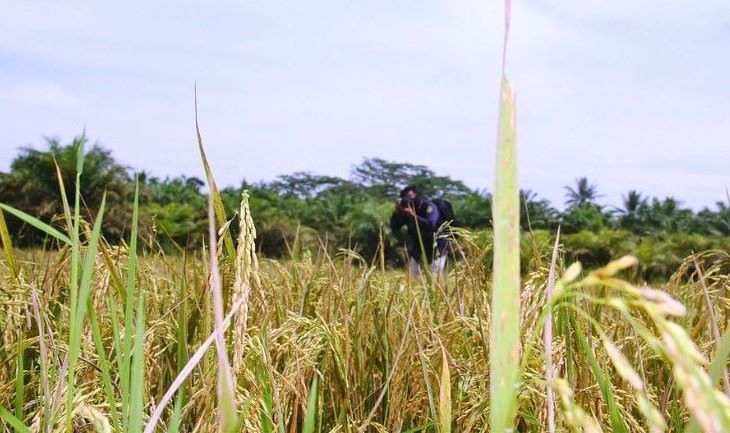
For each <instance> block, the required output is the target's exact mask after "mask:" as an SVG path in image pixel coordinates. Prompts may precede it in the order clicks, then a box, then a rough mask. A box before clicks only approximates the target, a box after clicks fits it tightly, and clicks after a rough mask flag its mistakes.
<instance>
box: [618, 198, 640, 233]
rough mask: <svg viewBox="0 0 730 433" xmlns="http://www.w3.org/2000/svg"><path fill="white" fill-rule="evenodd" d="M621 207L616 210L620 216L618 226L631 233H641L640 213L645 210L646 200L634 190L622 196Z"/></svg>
mask: <svg viewBox="0 0 730 433" xmlns="http://www.w3.org/2000/svg"><path fill="white" fill-rule="evenodd" d="M622 201H623V204H622V207H619V208H616V210H617V213H618V214H620V217H619V220H618V222H619V225H620V226H621V227H622V228H624V229H627V230H631V231H633V232H637V233H638V232H641V231H642V227H641V226H642V224H641V223H642V218H641V215H640V214H641V213H642V211H644V210H646V208H647V199H646V198H645V197H644V196H642V195H641V193H640V192H638V191H636V190H633V189H632V190H631V191H629V192H628V193H627V194H626V195H624V196H623V200H622Z"/></svg>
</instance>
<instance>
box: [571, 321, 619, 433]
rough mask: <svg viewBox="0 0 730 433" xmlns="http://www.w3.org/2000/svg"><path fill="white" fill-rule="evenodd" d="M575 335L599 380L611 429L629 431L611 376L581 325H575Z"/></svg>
mask: <svg viewBox="0 0 730 433" xmlns="http://www.w3.org/2000/svg"><path fill="white" fill-rule="evenodd" d="M575 335H576V337H577V340H578V344H579V347H580V351H581V352H582V354H583V357H584V358H585V360H586V362H587V363H588V366H589V367H590V369H591V372H593V376H594V377H595V378H596V381H597V382H598V387H599V388H600V389H601V394H602V395H603V399H604V400H605V401H606V406H607V409H608V416H609V418H610V419H611V430H612V431H613V432H614V433H629V432H630V430H629V427H628V425H626V422H625V421H624V417H623V414H622V413H621V411H620V410H619V405H618V403H617V402H616V397H615V396H614V394H613V389H614V387H613V383H611V379H610V377H609V376H608V375H607V374H606V373H605V372H604V371H603V370H602V369H601V366H600V365H598V360H597V359H596V356H595V354H594V353H593V349H592V348H591V345H590V343H589V342H588V339H587V338H586V336H585V334H584V333H583V331H582V330H581V329H580V327H579V326H576V327H575Z"/></svg>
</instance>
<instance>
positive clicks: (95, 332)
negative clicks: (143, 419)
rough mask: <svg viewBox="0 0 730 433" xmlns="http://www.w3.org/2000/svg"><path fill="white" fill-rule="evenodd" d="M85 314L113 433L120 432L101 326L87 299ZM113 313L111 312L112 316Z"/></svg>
mask: <svg viewBox="0 0 730 433" xmlns="http://www.w3.org/2000/svg"><path fill="white" fill-rule="evenodd" d="M86 305H87V307H86V309H87V314H88V315H89V321H90V322H91V335H92V338H93V340H94V346H95V347H96V356H97V357H98V358H99V369H100V370H101V383H102V386H103V388H104V395H105V396H106V400H107V404H108V406H109V413H110V415H111V418H112V427H113V428H114V431H115V432H119V431H121V428H120V425H119V415H118V414H117V399H116V397H115V396H114V386H113V385H112V383H113V379H112V376H111V371H110V363H109V358H108V357H107V355H106V349H105V348H104V340H103V338H102V335H101V326H100V325H99V320H98V319H97V317H96V311H94V306H93V304H92V302H91V299H89V300H88V301H87V302H86ZM113 314H114V313H113V312H112V315H113Z"/></svg>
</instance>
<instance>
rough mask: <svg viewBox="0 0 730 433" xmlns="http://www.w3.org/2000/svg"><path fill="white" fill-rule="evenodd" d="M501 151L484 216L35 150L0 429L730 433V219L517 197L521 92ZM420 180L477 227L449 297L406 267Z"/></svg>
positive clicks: (6, 228)
mask: <svg viewBox="0 0 730 433" xmlns="http://www.w3.org/2000/svg"><path fill="white" fill-rule="evenodd" d="M506 5H507V9H506V10H507V14H506V24H507V26H506V27H507V28H509V2H506ZM506 45H507V38H506V37H505V52H506ZM196 123H197V119H196ZM498 129H499V133H498V140H497V159H496V161H497V165H496V172H497V176H496V178H497V180H496V183H495V189H494V191H493V193H492V194H487V193H484V192H478V191H471V190H469V189H468V188H466V187H465V186H464V185H463V184H461V183H460V182H458V181H453V180H451V179H449V178H446V177H440V176H436V175H435V174H434V173H432V172H431V171H430V170H428V169H427V168H425V167H419V166H413V165H408V164H395V163H391V162H387V161H382V160H378V159H371V160H366V161H364V162H363V163H362V164H361V165H359V166H357V167H355V168H354V169H353V173H352V176H351V179H348V180H343V179H337V178H331V177H322V176H314V175H310V174H295V175H292V176H282V177H280V178H279V179H277V180H276V181H275V182H272V183H268V184H256V185H250V184H244V185H242V187H241V188H235V189H234V188H227V189H224V190H219V189H218V187H217V185H216V183H215V180H214V177H213V173H212V170H211V168H210V165H209V163H208V160H207V158H206V155H205V152H204V148H203V141H202V137H201V134H200V132H199V130H198V131H197V132H198V142H199V147H200V153H201V157H202V161H203V166H204V168H205V173H206V179H205V182H203V181H200V180H198V179H194V178H177V179H165V180H159V179H154V178H151V177H149V176H146V175H144V174H142V175H136V176H134V178H133V177H132V176H131V175H130V173H129V172H128V170H127V169H125V168H123V167H121V166H119V165H118V164H117V163H115V162H114V160H113V159H112V158H111V155H110V154H109V152H107V151H104V150H103V149H101V148H99V147H93V148H92V149H91V150H90V151H89V152H86V151H85V146H84V144H85V139H84V138H83V137H82V138H81V139H79V140H77V141H76V142H75V143H73V144H72V145H70V146H61V145H59V144H58V143H51V146H50V149H49V150H48V151H37V150H25V151H23V152H22V153H21V155H20V156H19V157H18V158H17V159H16V160H15V162H14V163H13V165H12V167H11V171H10V172H9V173H6V174H3V175H2V176H0V185H1V186H2V188H1V189H0V191H1V194H2V196H0V241H2V245H3V253H2V258H1V259H0V281H1V284H2V290H0V337H1V338H2V346H0V420H2V423H1V424H0V432H2V433H5V432H8V433H9V432H20V433H26V432H44V433H45V432H49V433H50V432H87V431H92V432H97V433H112V432H113V433H121V432H125V433H126V432H130V433H142V432H144V433H152V432H158V431H165V432H172V433H178V432H205V433H207V432H224V433H229V432H239V431H245V432H261V433H274V432H276V433H287V432H302V433H315V432H317V433H320V432H330V433H335V432H357V433H363V432H400V433H406V432H435V433H451V432H452V431H453V432H471V431H476V432H491V433H513V432H535V433H538V432H546V433H554V432H558V431H560V432H564V431H575V432H585V433H596V432H602V431H610V432H617V433H628V432H646V433H660V432H688V433H693V432H699V431H704V432H706V433H726V432H729V431H730V399H729V398H728V393H730V377H729V375H728V372H727V361H728V356H729V355H730V328H728V326H727V324H728V323H730V322H728V321H729V320H730V301H729V300H728V291H729V290H730V253H729V252H728V240H727V236H728V235H729V234H730V233H728V217H729V215H728V206H727V205H730V197H728V203H727V204H724V203H718V204H717V210H716V211H712V210H709V209H705V210H702V211H700V212H697V213H695V212H693V211H691V210H688V209H683V208H681V207H680V206H679V204H678V202H677V201H676V200H674V199H670V198H669V199H663V200H658V199H648V198H643V197H642V196H641V195H640V194H638V193H635V192H631V193H628V194H627V196H626V203H625V206H624V207H623V209H622V210H612V209H610V208H607V207H604V206H601V205H599V204H597V203H596V198H597V191H596V188H595V187H594V186H593V185H592V184H591V183H590V182H589V181H587V180H586V179H580V180H578V181H577V184H576V185H575V187H571V188H569V189H568V202H567V205H568V207H567V208H566V209H565V210H564V211H557V210H555V209H554V208H553V207H552V206H551V205H550V203H548V202H547V201H545V200H540V199H537V198H536V197H535V195H534V194H533V193H531V192H529V191H520V190H519V187H518V175H517V146H516V106H515V98H514V94H513V92H512V90H511V87H510V84H509V81H508V80H507V77H506V76H504V77H503V80H502V85H501V96H500V119H499V128H498ZM406 183H420V184H421V185H422V187H423V188H424V189H425V191H426V192H427V193H429V194H430V195H432V196H438V195H444V196H447V197H449V198H451V199H452V201H453V202H454V204H455V207H456V209H457V213H458V215H459V216H460V217H461V219H462V220H461V225H460V226H457V227H454V228H452V229H448V230H447V229H445V230H443V231H442V235H444V236H449V237H451V238H452V240H453V242H454V245H455V248H454V250H455V253H454V257H453V259H454V260H452V262H453V263H452V265H451V267H450V268H449V270H448V272H447V274H446V275H445V276H444V277H442V278H437V277H435V276H432V275H430V274H428V273H426V274H424V275H423V276H422V277H419V278H411V277H409V276H408V275H407V274H405V273H404V272H402V271H401V270H399V269H398V268H395V267H394V266H393V265H397V264H398V263H399V261H401V260H402V257H401V256H400V252H399V250H400V247H399V243H398V242H392V241H391V240H390V238H391V237H392V234H390V233H387V230H386V229H384V228H383V221H384V220H385V218H386V217H387V215H388V214H389V212H390V209H391V208H392V202H391V201H390V199H391V198H392V196H393V195H394V194H395V193H397V190H398V187H399V186H401V185H404V184H406ZM205 184H207V191H208V193H207V194H204V193H203V192H202V191H203V189H202V187H203V185H205Z"/></svg>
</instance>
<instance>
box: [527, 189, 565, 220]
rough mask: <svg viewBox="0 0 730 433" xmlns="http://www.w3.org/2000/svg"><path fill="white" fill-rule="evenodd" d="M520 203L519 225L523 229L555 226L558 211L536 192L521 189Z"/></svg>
mask: <svg viewBox="0 0 730 433" xmlns="http://www.w3.org/2000/svg"><path fill="white" fill-rule="evenodd" d="M520 203H521V205H522V212H520V227H522V229H523V230H530V229H533V230H537V229H554V228H556V226H557V216H558V211H557V210H556V209H555V208H554V207H553V206H552V205H551V204H550V201H548V200H547V199H541V198H538V195H537V193H536V192H534V191H532V190H530V189H521V190H520Z"/></svg>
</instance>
